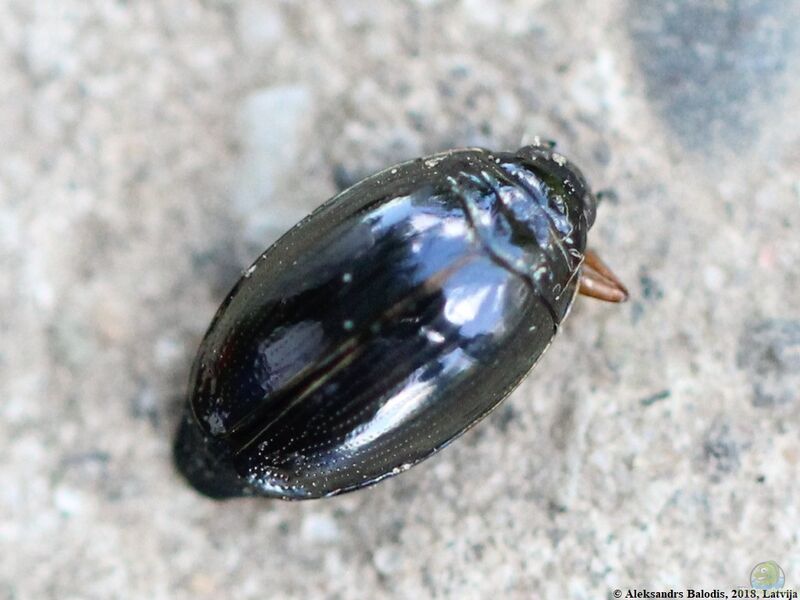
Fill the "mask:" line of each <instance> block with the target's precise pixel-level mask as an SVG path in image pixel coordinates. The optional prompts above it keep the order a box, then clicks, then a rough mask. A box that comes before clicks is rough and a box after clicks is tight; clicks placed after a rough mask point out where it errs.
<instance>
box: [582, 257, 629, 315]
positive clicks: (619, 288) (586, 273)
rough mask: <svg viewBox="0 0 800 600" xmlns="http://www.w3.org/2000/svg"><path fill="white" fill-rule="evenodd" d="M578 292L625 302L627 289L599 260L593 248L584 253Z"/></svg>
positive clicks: (608, 300)
mask: <svg viewBox="0 0 800 600" xmlns="http://www.w3.org/2000/svg"><path fill="white" fill-rule="evenodd" d="M579 283H580V286H579V288H578V293H579V294H582V295H584V296H590V297H592V298H597V299H598V300H605V301H606V302H625V301H626V300H627V299H628V290H627V289H626V288H625V286H624V285H623V284H622V282H621V281H620V280H619V279H617V276H616V275H614V273H613V272H612V271H611V269H609V268H608V267H607V266H606V264H605V263H604V262H603V261H602V260H600V257H599V256H597V253H595V252H594V250H587V251H586V253H585V254H584V260H583V267H582V268H581V277H580V281H579Z"/></svg>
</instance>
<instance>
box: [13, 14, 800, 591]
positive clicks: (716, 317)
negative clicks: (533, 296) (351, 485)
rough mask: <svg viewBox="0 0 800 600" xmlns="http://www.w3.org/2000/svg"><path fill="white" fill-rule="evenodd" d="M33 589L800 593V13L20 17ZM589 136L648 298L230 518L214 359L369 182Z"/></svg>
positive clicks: (608, 252) (18, 378)
mask: <svg viewBox="0 0 800 600" xmlns="http://www.w3.org/2000/svg"><path fill="white" fill-rule="evenodd" d="M0 40H1V41H2V43H0V139H2V150H1V151H0V152H1V153H0V264H1V265H2V267H1V268H0V331H1V332H2V335H0V473H2V476H3V478H4V479H3V482H2V485H1V486H0V598H3V599H4V600H5V599H22V598H24V599H28V598H32V599H40V598H57V599H59V600H72V599H78V598H81V599H82V598H90V599H94V598H97V599H103V600H108V599H112V598H143V599H153V600H155V599H161V598H176V599H182V598H193V599H202V598H215V599H217V598H237V599H247V598H253V599H255V598H259V599H261V598H303V599H305V598H370V599H373V598H384V597H385V598H429V597H430V598H434V597H435V598H459V599H461V598H466V599H469V598H490V597H503V598H571V599H582V598H591V599H594V598H607V597H609V594H610V593H611V590H613V589H614V588H628V587H639V588H645V587H646V588H647V589H650V590H657V589H667V588H670V587H672V588H678V589H681V588H685V587H695V588H699V587H706V588H707V589H712V588H720V589H730V588H732V587H736V586H743V585H748V582H749V573H750V570H751V569H752V567H753V565H754V564H755V563H757V562H760V561H763V560H770V559H772V560H775V561H777V562H778V563H779V564H780V565H781V566H782V567H783V569H784V571H785V573H786V580H787V586H789V587H794V588H795V589H800V511H799V508H798V507H800V484H799V483H798V461H800V448H798V434H800V416H799V415H800V411H799V410H798V409H799V408H800V391H798V390H800V308H798V303H799V302H800V300H799V298H800V269H799V268H798V262H800V236H798V228H800V118H798V111H797V107H798V106H799V105H800V83H798V81H800V64H799V63H800V3H798V2H797V1H796V0H716V1H711V0H684V1H680V2H676V1H671V2H668V1H661V0H613V1H612V0H609V1H604V2H594V1H592V2H586V1H580V0H560V1H556V0H516V1H514V0H507V1H503V2H496V1H492V2H488V1H480V0H416V1H397V0H395V1H391V2H389V1H383V2H378V1H367V0H336V1H327V2H320V1H308V2H300V1H297V2H290V1H277V0H263V1H256V0H241V1H238V0H168V1H167V0H135V1H134V0H128V1H125V0H119V1H113V0H94V1H88V0H49V1H48V0H3V1H2V2H0ZM537 134H538V135H541V136H543V137H546V138H552V139H555V140H558V141H559V147H560V149H561V151H562V152H563V153H564V154H566V155H568V156H569V157H571V158H572V159H574V160H575V161H576V162H577V163H578V164H580V165H581V166H582V167H583V169H584V170H585V172H586V173H587V175H588V176H589V177H590V179H591V180H592V181H593V183H594V185H595V187H597V188H603V187H610V188H613V190H615V191H616V198H615V199H612V200H611V201H608V202H606V203H605V204H604V205H603V206H602V207H601V210H600V214H599V217H598V223H597V225H596V226H595V228H594V230H593V232H592V242H593V245H594V246H595V248H597V249H598V250H599V251H601V252H602V254H603V255H604V256H605V258H606V260H607V261H608V262H609V263H610V264H611V265H612V266H613V267H614V268H615V270H616V271H617V272H618V273H619V275H620V276H621V277H622V278H623V279H624V280H625V281H626V282H627V283H628V284H629V286H630V289H631V292H632V299H631V301H630V302H629V303H628V304H627V305H624V306H621V307H618V306H610V305H604V304H601V303H597V302H591V301H589V300H586V299H582V300H580V301H579V302H578V303H577V305H576V307H575V310H574V311H573V313H572V316H571V318H570V319H569V321H568V323H567V325H566V326H565V327H564V329H563V331H562V333H561V335H560V336H559V338H558V339H557V341H556V343H555V344H554V345H553V347H552V348H551V350H550V351H549V353H548V354H547V355H546V356H545V358H544V359H543V360H542V361H541V363H540V364H539V366H538V367H537V369H536V370H535V372H534V374H533V375H532V376H531V377H529V378H528V379H527V380H526V381H525V383H524V384H523V385H522V386H521V388H520V389H518V390H517V391H516V392H515V393H514V394H513V395H512V396H511V397H510V398H509V399H508V400H507V401H506V403H505V404H504V405H503V407H502V408H501V409H499V410H498V411H497V412H495V413H494V414H493V415H492V416H491V417H490V418H489V419H488V420H487V421H486V422H484V423H483V424H481V425H480V426H479V427H477V428H475V429H473V430H472V431H471V432H470V433H469V434H467V435H466V436H465V437H464V438H462V440H460V442H459V443H457V444H455V445H453V446H452V447H450V448H448V449H447V450H445V451H444V452H442V453H441V454H439V455H438V456H436V457H435V458H433V459H431V460H429V461H427V462H426V463H424V464H423V465H420V466H419V467H417V468H415V469H413V470H411V471H409V472H408V473H406V474H404V475H402V476H400V477H398V478H395V479H393V480H390V481H388V482H385V483H383V484H381V485H379V486H376V487H374V488H371V489H369V490H365V491H362V492H359V493H356V494H350V495H345V496H343V497H339V498H336V499H332V500H327V501H318V502H308V503H299V504H288V503H281V502H270V501H263V500H262V501H259V500H243V501H231V502H228V503H214V502H212V501H209V500H206V499H204V498H202V497H200V496H198V495H197V494H196V493H195V492H194V491H193V490H192V489H190V488H188V487H187V486H186V485H185V484H184V482H183V481H182V480H181V479H180V478H179V477H178V476H177V475H176V472H175V471H174V468H173V465H172V462H171V442H172V436H173V432H174V428H175V425H176V422H177V417H178V413H179V410H180V406H181V404H182V402H183V401H184V395H185V386H186V380H187V371H188V367H189V365H190V362H191V360H192V357H193V354H194V352H195V350H196V348H197V344H198V342H199V340H200V337H201V336H202V334H203V332H204V329H205V327H206V325H207V324H208V322H209V320H210V318H211V316H212V314H213V312H214V310H215V309H216V307H217V305H218V304H219V302H220V301H221V300H222V298H223V296H224V294H225V293H226V291H227V290H228V288H229V287H230V286H231V285H232V283H233V282H234V281H235V280H236V279H237V278H238V276H239V274H240V273H241V271H242V270H243V269H244V268H245V267H246V266H247V265H248V264H249V262H250V261H251V260H252V259H253V258H255V257H256V256H257V254H258V253H259V252H260V251H261V250H262V249H263V248H265V247H266V246H267V245H268V244H270V243H271V242H272V241H274V240H275V239H276V237H277V236H278V235H279V234H280V233H281V232H282V231H284V230H285V229H286V228H287V227H289V226H290V225H291V224H293V223H294V222H295V221H296V220H298V219H299V218H300V217H301V216H303V215H304V214H306V213H307V212H308V211H310V210H311V209H313V208H314V207H316V206H317V205H318V204H320V203H321V202H322V201H324V200H325V199H326V198H328V197H329V196H331V195H332V194H333V193H335V192H336V190H337V188H338V187H340V186H342V185H346V184H347V183H348V182H352V181H354V180H356V179H358V178H359V177H361V176H362V175H365V174H368V173H370V172H371V171H373V170H375V169H378V168H380V167H383V166H386V165H388V164H390V163H393V162H396V161H400V160H403V159H406V158H409V157H414V156H417V155H422V154H425V153H430V152H433V151H437V150H441V149H445V148H448V147H454V146H466V145H484V146H488V147H491V148H509V149H510V148H514V147H516V146H518V145H519V144H520V142H521V140H522V138H523V136H528V137H529V138H530V137H531V136H533V135H537Z"/></svg>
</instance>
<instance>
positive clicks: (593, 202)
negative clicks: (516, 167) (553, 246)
mask: <svg viewBox="0 0 800 600" xmlns="http://www.w3.org/2000/svg"><path fill="white" fill-rule="evenodd" d="M517 155H518V156H519V157H520V158H522V159H523V160H524V161H525V163H526V165H527V166H528V168H530V169H532V170H533V171H534V172H535V173H536V175H538V176H539V177H540V178H541V179H542V181H544V183H546V184H547V186H548V187H549V188H550V190H551V192H552V193H554V194H557V195H561V196H562V197H563V198H564V199H565V201H566V202H567V204H568V206H569V209H570V210H569V212H570V213H571V214H573V215H574V216H575V217H577V216H578V215H581V214H583V216H584V218H585V219H586V225H587V228H589V227H591V226H592V225H593V224H594V220H595V216H596V215H597V198H596V196H595V195H594V194H593V193H592V191H591V190H590V189H589V184H588V183H587V181H586V177H584V175H583V173H582V172H581V170H580V169H579V168H578V167H577V166H576V165H575V164H574V163H572V162H570V161H569V160H567V159H566V158H565V157H564V156H562V155H561V154H559V153H558V152H556V151H555V149H554V144H553V143H552V142H538V143H535V144H533V145H531V146H525V147H524V148H522V149H520V150H519V152H517Z"/></svg>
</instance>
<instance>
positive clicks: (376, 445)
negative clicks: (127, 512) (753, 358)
mask: <svg viewBox="0 0 800 600" xmlns="http://www.w3.org/2000/svg"><path fill="white" fill-rule="evenodd" d="M595 209H596V198H595V196H594V195H593V194H592V193H591V191H590V190H589V189H588V186H587V184H586V180H585V179H584V177H583V175H582V174H581V172H580V171H579V170H578V169H577V168H576V167H575V166H574V165H572V164H571V163H569V162H568V161H567V160H566V159H565V158H564V157H563V156H561V155H560V154H558V153H556V152H555V151H554V150H553V149H552V147H551V146H549V145H543V144H538V143H537V144H535V145H532V146H527V147H525V148H522V149H521V150H519V151H517V152H516V153H509V152H496V153H492V152H489V151H487V150H484V149H480V148H470V149H464V150H452V151H449V152H444V153H441V154H436V155H433V156H429V157H426V158H420V159H417V160H412V161H409V162H406V163H402V164H400V165H397V166H395V167H391V168H389V169H386V170H384V171H381V172H380V173H378V174H376V175H373V176H371V177H368V178H366V179H364V180H363V181H360V182H359V183H357V184H355V185H354V186H352V187H350V188H349V189H347V190H345V191H343V192H342V193H340V194H339V195H337V196H335V197H334V198H333V199H331V200H330V201H328V202H327V203H325V204H324V205H323V206H321V207H320V208H319V209H317V210H316V211H315V212H314V213H312V214H311V215H310V216H308V217H307V218H305V219H304V220H303V221H301V222H300V223H298V224H297V225H296V226H295V227H294V228H293V229H291V230H290V231H289V232H288V233H287V234H286V235H284V236H283V237H282V238H281V239H280V240H278V241H277V242H276V243H275V244H274V245H273V246H272V247H270V248H269V249H268V250H267V251H266V252H264V254H262V255H261V257H259V258H258V260H256V262H255V263H253V265H252V266H251V267H250V268H249V269H248V270H247V272H246V273H245V274H244V276H243V277H242V278H241V279H240V280H239V282H238V283H237V284H236V286H235V287H234V288H233V290H232V291H231V292H230V294H229V295H228V297H227V298H226V299H225V301H224V302H223V303H222V306H221V307H220V308H219V310H218V311H217V314H216V316H215V317H214V320H213V321H212V323H211V326H210V328H209V330H208V332H207V333H206V336H205V338H204V340H203V342H202V344H201V346H200V350H199V352H198V355H197V358H196V360H195V363H194V367H193V370H192V374H191V380H190V388H191V389H190V398H189V410H188V411H187V414H186V416H185V418H184V420H183V422H182V425H181V428H180V431H179V433H178V437H177V440H176V445H175V456H176V461H177V464H178V467H179V469H180V470H181V471H182V472H183V474H184V475H185V476H186V477H187V478H188V479H189V481H190V482H191V483H192V484H193V485H194V486H195V487H196V488H197V489H198V490H200V491H201V492H203V493H205V494H207V495H209V496H212V497H215V498H225V497H232V496H242V495H260V496H268V497H274V498H283V499H293V500H294V499H304V498H319V497H324V496H333V495H335V494H339V493H342V492H347V491H351V490H355V489H358V488H361V487H364V486H366V485H369V484H372V483H375V482H377V481H380V480H381V479H384V478H386V477H390V476H392V475H396V474H398V473H401V472H402V471H405V470H406V469H408V468H409V467H411V466H413V465H415V464H416V463H418V462H420V461H421V460H423V459H425V458H427V457H428V456H430V455H431V454H433V453H434V452H436V451H437V450H439V449H441V448H443V447H444V446H446V445H447V444H449V443H450V442H451V441H452V440H454V439H455V438H457V437H458V436H459V435H461V434H462V433H464V431H466V430H467V429H468V428H469V427H471V426H472V425H474V424H475V423H477V422H478V421H479V420H481V419H482V418H483V417H485V416H486V415H487V414H488V413H489V412H490V411H491V410H492V409H493V408H494V407H495V406H497V404H498V403H499V402H500V401H501V400H502V399H503V398H505V397H506V396H507V395H508V394H509V393H510V392H511V390H513V389H514V388H515V387H516V386H517V385H518V384H519V382H520V381H521V380H522V378H523V377H524V376H525V374H526V373H528V371H529V370H530V369H531V368H532V367H533V365H534V364H535V363H536V361H537V360H538V358H539V357H540V356H541V355H542V353H543V352H544V351H545V350H546V349H547V347H548V346H549V345H550V342H551V341H552V339H553V336H554V335H555V333H556V331H557V330H558V326H559V324H560V323H561V321H562V320H563V319H564V318H565V317H566V315H567V313H568V312H569V309H570V306H571V305H572V302H573V300H574V298H575V295H576V293H577V292H578V290H580V291H581V292H582V293H585V294H587V295H590V296H594V297H597V298H601V299H604V300H608V301H613V302H621V301H624V300H625V299H626V298H627V292H626V291H625V288H624V287H623V286H622V284H621V283H620V282H619V281H618V280H617V279H616V278H615V277H614V275H613V274H612V273H611V272H610V271H609V270H608V269H607V268H606V267H605V266H604V265H603V263H602V262H601V261H600V260H599V259H598V258H597V257H596V255H594V254H593V253H591V252H587V251H586V234H587V232H588V230H589V228H590V227H591V226H592V224H593V222H594V218H595Z"/></svg>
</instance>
